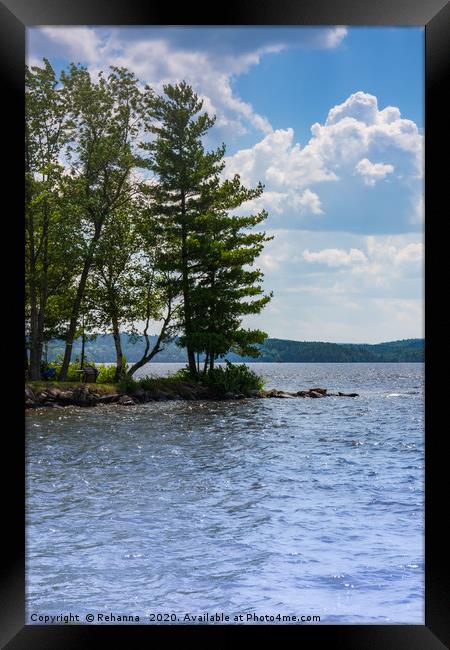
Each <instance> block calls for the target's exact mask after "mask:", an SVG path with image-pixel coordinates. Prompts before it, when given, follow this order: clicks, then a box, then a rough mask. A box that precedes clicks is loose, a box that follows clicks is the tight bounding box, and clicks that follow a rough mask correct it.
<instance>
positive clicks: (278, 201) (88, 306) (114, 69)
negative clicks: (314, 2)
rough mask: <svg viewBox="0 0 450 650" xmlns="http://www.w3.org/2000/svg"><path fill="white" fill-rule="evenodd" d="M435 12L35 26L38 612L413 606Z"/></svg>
mask: <svg viewBox="0 0 450 650" xmlns="http://www.w3.org/2000/svg"><path fill="white" fill-rule="evenodd" d="M424 33H425V30H424V28H423V27H389V26H379V27H373V26H372V27H360V26H358V27H350V26H349V27H345V26H329V27H325V26H322V27H306V26H305V27H300V26H298V27H294V26H285V27H280V26H266V27H263V26H243V27H224V26H215V27H214V26H212V27H193V26H184V27H169V26H167V27H165V26H148V27H146V26H134V27H126V26H123V27H121V26H45V25H40V26H33V27H27V29H26V41H27V49H26V64H27V65H26V82H25V113H26V114H25V335H24V342H25V406H26V418H25V428H26V469H25V471H26V502H25V507H26V553H25V560H26V567H25V591H26V593H25V600H26V624H27V625H44V624H46V625H47V624H48V625H66V624H73V625H104V624H105V625H123V624H127V625H130V624H133V625H136V624H137V625H187V624H189V625H200V624H211V625H214V624H227V625H255V624H258V625H278V624H283V625H285V624H302V625H331V624H334V625H335V624H338V625H367V624H375V625H386V624H392V625H424V622H425V613H424V605H425V593H424V305H423V301H424V295H423V294H424V287H423V285H424V270H423V265H424V178H423V177H424V46H425V44H424Z"/></svg>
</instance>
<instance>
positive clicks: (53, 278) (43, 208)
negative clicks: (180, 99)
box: [25, 59, 75, 379]
mask: <svg viewBox="0 0 450 650" xmlns="http://www.w3.org/2000/svg"><path fill="white" fill-rule="evenodd" d="M43 63H44V65H43V67H38V66H34V67H32V68H28V67H27V68H26V77H25V80H26V87H25V118H26V121H25V264H26V266H25V286H26V292H25V293H26V319H27V321H28V336H27V338H28V347H29V350H30V364H29V376H30V378H31V379H39V378H40V372H41V359H42V350H43V345H44V338H45V335H44V329H45V323H46V319H47V310H48V303H49V300H51V299H52V298H53V297H54V296H57V295H58V294H59V293H60V292H61V291H62V289H63V287H64V286H65V285H67V284H68V283H70V281H71V278H72V276H73V273H74V268H75V260H74V256H73V254H72V252H73V249H72V246H71V244H72V238H71V231H72V232H73V228H72V227H71V224H70V219H69V218H67V216H66V215H65V214H64V188H65V185H66V180H67V179H65V177H64V175H63V166H62V165H61V163H60V160H59V157H60V154H61V152H62V150H63V148H64V146H65V144H66V143H67V141H68V139H69V137H70V123H69V121H68V119H67V93H66V92H65V89H64V87H61V85H60V83H59V81H58V79H57V78H56V75H55V72H54V70H53V68H52V66H51V65H50V63H49V62H48V61H47V60H46V59H44V62H43Z"/></svg>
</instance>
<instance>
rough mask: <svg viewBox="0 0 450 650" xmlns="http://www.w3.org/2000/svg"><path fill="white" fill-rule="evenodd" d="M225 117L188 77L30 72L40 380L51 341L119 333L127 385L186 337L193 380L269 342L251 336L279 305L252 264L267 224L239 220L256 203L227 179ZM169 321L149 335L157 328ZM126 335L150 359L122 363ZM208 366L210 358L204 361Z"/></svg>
mask: <svg viewBox="0 0 450 650" xmlns="http://www.w3.org/2000/svg"><path fill="white" fill-rule="evenodd" d="M214 122H215V118H214V117H211V116H209V115H208V114H207V113H205V112H202V101H201V100H200V99H199V97H198V96H197V94H196V93H195V92H194V90H193V89H192V88H191V87H190V86H189V85H187V84H186V83H185V82H180V83H177V84H175V85H170V84H168V85H166V86H164V92H163V94H162V95H158V94H157V93H155V92H154V90H152V89H151V88H150V87H148V86H142V85H141V84H140V83H139V81H138V79H137V78H136V77H135V76H134V74H133V73H132V72H130V71H128V70H126V69H125V68H118V67H112V68H111V69H110V72H109V73H108V74H105V73H102V72H101V73H100V74H99V76H98V78H96V79H93V78H92V77H91V75H90V73H89V71H88V70H87V69H86V68H85V67H83V66H80V65H75V64H71V65H70V66H69V67H68V68H67V69H66V70H63V71H62V72H61V73H60V75H59V76H57V74H56V73H55V71H54V69H53V67H52V66H51V64H50V62H49V61H48V60H46V59H44V60H43V64H42V67H38V66H34V67H31V68H28V67H27V69H26V138H25V165H26V175H25V181H26V193H25V239H26V241H25V244H26V269H25V279H26V303H25V322H26V331H25V365H26V372H27V375H28V377H29V378H30V379H39V378H40V376H41V364H42V360H43V354H44V350H45V346H46V345H47V344H48V342H49V341H51V340H53V339H58V340H60V341H63V343H64V350H63V352H62V362H61V367H60V372H59V379H60V380H65V379H66V378H67V372H68V368H69V364H70V362H71V359H72V356H73V351H74V341H75V340H76V339H77V338H79V337H81V338H82V347H81V364H82V363H83V359H84V356H85V345H86V342H87V341H88V340H89V337H92V336H95V335H96V334H98V333H99V332H104V333H109V334H110V335H111V337H112V340H113V343H114V355H115V362H116V379H117V380H118V379H120V378H121V377H122V376H123V375H125V374H128V375H130V376H131V375H133V373H134V372H135V371H136V370H137V369H138V368H140V367H141V366H142V365H144V364H145V363H147V362H148V361H150V359H152V358H153V357H154V356H155V355H156V354H158V353H159V352H160V351H161V350H162V349H163V345H164V343H165V342H167V341H170V340H172V339H174V338H175V337H177V342H178V343H179V345H180V346H182V347H183V348H185V349H186V354H187V360H188V364H189V368H190V371H191V373H192V374H193V375H199V374H202V373H206V372H208V371H209V370H213V369H214V363H215V361H216V360H217V359H218V358H220V357H221V356H222V355H224V354H225V353H226V352H228V351H229V350H232V351H234V352H235V353H236V354H238V355H242V356H246V357H250V358H253V357H254V356H257V355H258V354H259V345H260V344H262V342H263V341H264V340H265V338H266V336H267V335H266V334H265V333H264V332H262V331H260V330H255V329H253V330H251V329H244V328H243V327H242V319H243V317H244V316H245V315H246V314H257V313H259V312H260V311H261V310H262V309H263V307H264V306H265V305H266V304H267V302H268V301H269V300H270V299H271V294H265V293H264V291H263V288H262V279H263V274H262V272H261V271H260V270H259V269H257V268H255V267H254V263H255V260H256V259H257V257H258V256H259V254H260V253H261V251H262V249H263V246H264V244H265V242H267V241H268V240H269V239H270V238H269V237H267V236H266V234H265V232H263V231H262V230H260V229H258V228H257V226H259V224H261V223H262V222H263V221H264V220H265V219H266V217H267V213H266V212H265V211H264V210H262V211H261V212H259V213H257V214H253V215H250V216H241V215H239V214H237V213H236V211H238V210H239V208H240V206H242V204H244V203H245V202H247V201H250V200H252V199H255V198H257V197H259V196H260V195H261V194H262V192H263V186H262V185H261V184H258V186H257V187H255V188H250V189H249V188H246V187H244V186H243V185H242V183H241V181H240V178H239V176H238V175H235V176H234V177H233V178H232V179H231V180H223V178H222V171H223V169H224V164H225V163H224V155H225V145H222V146H220V147H218V148H217V149H215V150H212V151H207V150H205V147H204V137H205V135H206V134H207V133H208V131H209V130H210V129H211V128H212V126H213V125H214ZM154 321H158V322H160V323H161V329H160V332H159V334H158V335H157V336H156V338H155V337H151V336H150V335H149V327H150V324H151V323H152V322H154ZM123 329H126V330H127V331H128V332H130V333H131V334H133V333H134V335H136V336H137V335H138V334H142V332H143V334H142V342H143V345H142V346H141V353H140V356H139V358H137V359H136V360H135V361H134V363H133V365H132V366H131V367H130V368H127V366H126V364H125V363H124V350H123V337H122V336H121V331H122V330H123ZM200 359H201V360H202V362H201V363H200Z"/></svg>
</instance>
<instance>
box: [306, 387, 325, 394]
mask: <svg viewBox="0 0 450 650" xmlns="http://www.w3.org/2000/svg"><path fill="white" fill-rule="evenodd" d="M309 392H310V393H311V392H312V393H320V394H321V395H326V394H327V389H326V388H310V389H309Z"/></svg>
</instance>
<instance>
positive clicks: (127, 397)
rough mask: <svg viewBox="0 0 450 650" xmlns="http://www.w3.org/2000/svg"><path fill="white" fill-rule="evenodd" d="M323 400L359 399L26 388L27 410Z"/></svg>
mask: <svg viewBox="0 0 450 650" xmlns="http://www.w3.org/2000/svg"><path fill="white" fill-rule="evenodd" d="M295 397H300V398H307V397H309V398H315V399H317V398H323V397H358V394H357V393H341V392H338V393H329V392H328V391H327V389H326V388H310V389H308V390H299V391H296V392H289V391H281V390H276V389H271V390H255V391H251V392H250V394H249V395H244V394H243V393H225V394H219V393H217V392H213V391H212V390H211V389H210V388H208V387H207V386H202V385H201V384H193V383H188V382H181V381H180V382H176V383H173V385H171V386H167V387H164V390H163V389H160V388H155V389H153V390H144V389H143V388H138V389H137V391H135V392H133V393H132V394H128V393H125V392H123V391H119V390H118V391H116V392H109V393H105V392H102V391H100V390H98V389H96V385H95V384H80V386H76V387H70V388H64V389H60V388H56V387H54V386H52V385H51V384H49V386H48V387H45V388H39V389H35V388H33V387H31V386H29V385H25V408H26V409H31V408H63V407H65V406H83V407H87V406H100V405H105V404H107V405H109V404H115V405H118V406H134V405H135V404H144V403H146V402H166V401H170V400H220V401H223V400H240V399H252V398H259V399H262V398H278V399H293V398H295Z"/></svg>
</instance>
